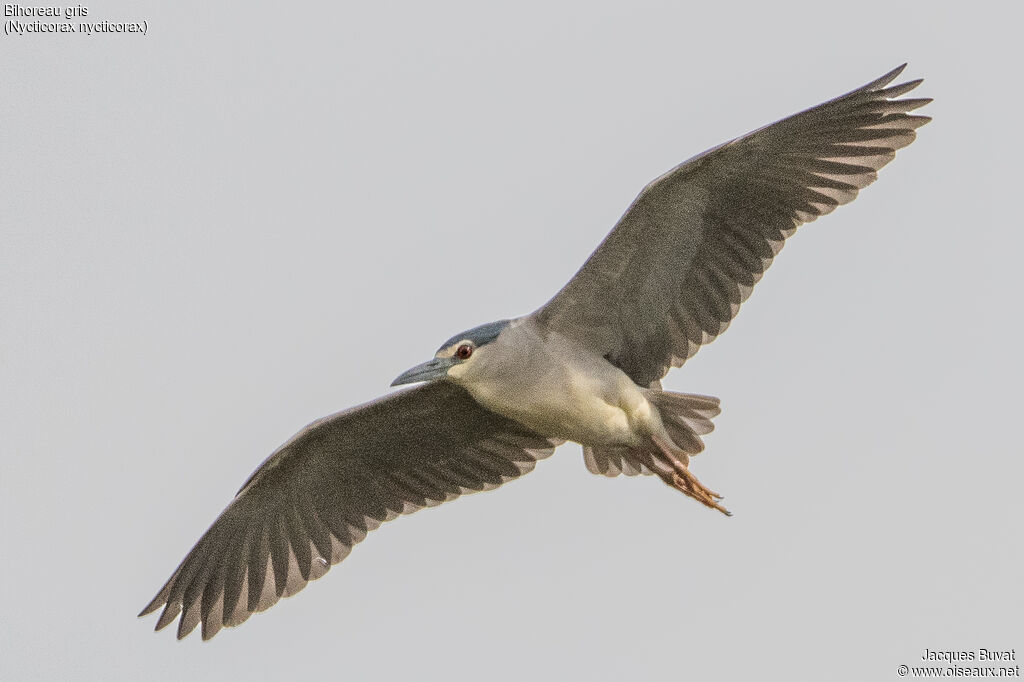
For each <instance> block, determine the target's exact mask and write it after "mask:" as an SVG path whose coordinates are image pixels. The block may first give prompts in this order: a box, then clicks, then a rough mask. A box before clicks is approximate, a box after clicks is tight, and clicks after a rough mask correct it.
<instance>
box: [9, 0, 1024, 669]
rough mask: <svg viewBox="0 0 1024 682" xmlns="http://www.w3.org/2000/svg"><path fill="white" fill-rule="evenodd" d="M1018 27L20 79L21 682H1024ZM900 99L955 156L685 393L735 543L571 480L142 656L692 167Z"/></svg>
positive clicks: (236, 20)
mask: <svg viewBox="0 0 1024 682" xmlns="http://www.w3.org/2000/svg"><path fill="white" fill-rule="evenodd" d="M711 5H714V6H713V7H712V6H711ZM954 5H955V6H956V7H957V9H953V7H954ZM1010 5H1011V3H1008V2H1007V3H985V2H982V3H967V4H964V3H891V2H859V3H856V4H855V5H853V6H851V5H849V4H840V5H834V4H829V3H821V2H808V3H793V2H772V3H758V4H757V5H756V6H755V4H754V3H750V4H741V5H731V4H729V3H700V4H699V6H698V5H694V4H693V3H658V2H630V3H618V4H605V3H591V2H586V3H584V2H543V3H532V2H519V3H515V4H514V6H513V5H511V4H508V3H504V4H503V5H502V7H503V8H502V9H498V8H497V4H493V3H478V2H465V3H452V2H431V3H390V2H380V3H351V2H343V3H319V4H312V3H310V4H297V5H284V4H280V3H277V4H269V5H266V6H263V7H257V6H255V5H254V4H252V3H238V4H234V5H229V4H227V3H224V4H213V3H198V2H179V3H174V4H173V5H172V4H169V3H168V4H162V5H158V4H155V3H145V2H142V3H130V4H129V3H122V2H102V3H100V2H98V3H95V4H89V5H88V7H89V10H90V16H89V20H93V21H98V20H104V19H106V20H110V21H115V20H142V19H145V20H147V22H148V26H149V32H148V35H146V36H144V37H142V36H126V35H100V36H92V37H89V36H85V35H73V36H60V35H57V36H55V35H41V36H24V37H19V36H0V65H2V66H0V68H2V73H3V81H2V82H3V88H2V91H3V94H2V96H0V233H2V241H0V448H2V450H0V538H2V541H3V550H2V551H0V604H2V609H0V678H3V679H4V680H54V679H82V680H138V679H152V680H182V679H270V678H275V677H276V678H281V677H283V676H287V677H288V679H349V680H364V679H380V680H397V679H431V678H439V677H441V676H444V677H446V678H448V679H480V677H481V676H486V677H487V678H489V679H496V680H518V679H527V678H531V679H588V680H621V679H627V678H633V679H649V680H686V679H702V680H747V679H750V680H754V679H769V680H770V679H793V680H824V679H829V680H889V679H893V680H895V679H899V678H898V676H897V675H896V669H897V666H899V665H900V664H902V663H907V664H911V665H913V664H914V663H915V662H916V661H917V660H919V657H920V655H921V653H922V652H923V650H924V649H925V648H926V647H928V648H931V649H940V650H945V649H957V650H960V649H977V648H978V647H986V648H990V649H997V648H1010V647H1016V649H1017V651H1018V652H1022V650H1024V627H1022V625H1021V613H1024V590H1022V587H1021V580H1020V576H1021V575H1024V547H1022V544H1024V543H1022V539H1021V538H1022V534H1021V532H1020V523H1021V520H1022V519H1024V501H1022V497H1021V492H1020V491H1021V480H1022V477H1024V458H1022V457H1021V455H1022V454H1024V453H1022V448H1021V445H1020V442H1019V433H1020V419H1021V417H1020V408H1021V397H1020V396H1021V393H1020V380H1021V377H1022V361H1021V352H1020V349H1021V347H1022V341H1024V338H1022V336H1024V335H1022V323H1021V319H1020V305H1021V301H1020V289H1021V284H1020V282H1021V278H1020V273H1019V268H1020V254H1021V252H1022V249H1024V234H1022V230H1021V221H1020V217H1019V215H1017V213H1018V212H1017V211H1016V210H1015V209H1013V208H1012V206H1013V201H1015V200H1016V198H1017V197H1018V196H1019V193H1020V191H1021V189H1020V180H1021V171H1020V168H1021V167H1020V158H1021V151H1022V150H1021V139H1020V135H1019V133H1018V132H1016V128H1017V127H1018V124H1017V123H1016V117H1017V116H1018V112H1019V111H1020V110H1021V104H1022V102H1021V94H1020V87H1019V66H1020V62H1019V57H1020V54H1019V49H1020V45H1019V35H1018V29H1019V25H1020V23H1019V17H1017V16H1011V14H1010V12H1009V9H1008V8H1009V7H1010ZM961 8H966V9H961ZM903 61H909V62H910V66H909V68H908V70H907V71H906V74H905V76H906V78H917V77H925V78H926V81H925V84H924V85H923V86H922V87H921V88H920V89H919V90H918V93H919V94H920V96H930V97H934V98H935V100H936V101H935V102H934V103H933V104H932V105H930V106H929V107H928V108H927V110H926V112H927V113H928V114H930V115H932V116H934V118H935V120H934V122H933V123H932V124H930V125H928V126H926V127H925V128H923V129H921V131H920V135H919V138H918V141H917V142H916V143H915V144H914V145H912V146H911V147H910V148H908V149H906V150H903V151H901V152H900V153H899V155H898V157H897V159H896V161H895V162H894V163H892V164H891V165H890V166H888V167H886V168H885V169H884V170H883V171H882V173H881V177H880V179H879V182H878V183H877V184H875V185H873V186H871V187H870V188H868V189H867V190H866V191H865V192H863V193H862V195H861V197H860V198H859V199H858V200H857V201H856V202H854V203H853V204H852V205H850V206H847V207H844V208H842V209H840V210H838V211H837V212H836V213H834V214H832V215H830V216H828V217H826V218H824V219H822V220H820V221H818V222H816V223H813V224H811V225H808V226H807V227H805V228H802V229H801V230H800V231H799V232H798V234H797V235H796V236H795V237H794V238H793V239H792V240H791V241H790V242H789V244H788V245H787V247H786V249H785V250H784V252H783V253H782V254H781V256H780V257H779V259H778V260H777V262H776V264H775V266H774V267H773V268H772V269H771V271H770V272H769V273H768V275H767V276H766V277H765V279H764V280H763V281H762V282H761V284H760V285H759V286H758V287H757V289H756V291H755V293H754V294H753V296H752V298H751V299H750V301H748V302H747V304H746V305H745V307H744V310H743V312H742V314H740V316H739V317H738V319H737V320H736V322H735V323H734V324H733V326H732V327H731V328H730V330H729V332H728V333H727V334H725V335H724V336H723V337H722V338H721V339H720V340H719V341H717V342H716V343H714V344H713V345H711V346H710V347H708V348H706V349H704V350H702V351H701V352H700V353H699V354H698V356H697V357H696V358H695V359H694V360H693V361H691V362H690V363H689V364H688V365H687V366H686V367H685V368H684V369H682V370H677V371H676V372H674V373H673V374H671V375H670V378H669V379H668V381H667V386H668V387H669V388H672V389H676V390H683V391H691V392H699V393H710V394H712V395H717V396H720V397H721V398H722V402H723V408H724V411H723V413H722V415H721V416H720V417H719V418H718V419H717V421H716V424H717V427H718V428H717V430H716V431H715V433H714V434H713V435H712V436H710V437H709V438H708V439H707V442H708V450H707V452H706V453H705V454H703V455H701V456H700V457H699V458H697V459H696V460H695V462H694V469H695V471H696V473H697V475H698V476H700V478H701V479H702V480H703V481H704V482H705V483H707V484H708V485H709V486H711V487H712V488H714V489H716V490H718V491H720V492H723V493H724V494H725V495H726V504H727V505H728V506H729V507H730V508H731V509H732V510H733V511H734V512H735V514H736V515H735V517H734V518H731V519H726V518H724V517H722V516H720V515H719V514H717V513H713V512H710V511H708V510H707V509H704V508H702V507H700V506H699V505H698V504H696V503H695V502H693V501H692V500H689V499H687V498H685V497H683V496H682V495H680V494H678V493H675V492H673V491H671V490H670V489H669V488H667V487H666V486H664V485H662V484H661V483H660V482H658V481H656V480H651V479H613V480H608V479H603V478H599V477H595V476H592V475H590V474H588V473H587V472H586V470H585V469H584V466H583V462H582V457H581V455H580V452H579V448H578V446H575V445H566V446H564V447H563V448H562V449H560V450H559V451H558V452H557V453H556V455H555V456H554V457H553V458H552V459H550V460H548V461H546V462H544V463H542V464H540V465H539V466H538V468H537V471H536V472H534V473H533V474H531V475H530V476H527V477H526V478H525V479H523V480H522V481H518V482H515V483H512V484H510V485H508V486H507V487H504V488H502V489H501V490H500V491H497V492H493V493H487V494H482V495H473V496H470V497H467V498H464V499H461V500H459V501H457V502H454V503H452V504H449V505H445V506H444V507H442V508H439V509H434V510H429V511H427V512H424V513H420V514H415V515H413V516H410V517H403V518H401V519H399V520H398V521H395V522H392V523H390V524H387V525H386V526H384V527H383V528H382V529H381V530H379V531H376V532H375V533H374V534H373V535H372V536H371V537H370V538H368V539H367V541H366V542H364V543H363V544H362V545H360V546H359V547H358V548H357V549H356V550H355V551H354V552H353V554H352V556H351V557H350V558H349V559H347V560H346V561H345V562H343V563H342V564H340V565H338V566H336V567H335V568H334V569H333V570H332V571H331V573H330V574H329V575H328V576H327V577H326V578H325V579H323V580H321V581H319V582H317V583H314V584H313V585H311V586H310V587H308V588H307V589H306V590H305V591H304V592H303V593H302V594H300V595H299V596H297V597H296V598H294V599H289V600H286V601H284V602H282V603H280V604H278V605H277V606H275V607H274V608H273V609H272V610H270V611H269V612H268V613H266V614H262V615H259V616H257V617H254V618H253V619H251V620H250V621H248V622H247V623H246V624H245V625H244V626H242V627H241V628H238V629H236V630H228V631H224V632H222V633H221V634H220V635H219V636H218V637H217V638H216V639H215V640H213V641H212V642H210V643H208V644H202V643H201V642H200V640H199V637H198V636H197V635H193V636H192V637H190V638H189V639H188V640H186V641H185V642H182V643H178V642H175V641H174V637H173V635H172V634H171V633H170V632H162V633H160V634H159V635H154V634H153V633H152V632H151V630H152V627H153V625H154V624H155V617H151V618H148V619H146V620H143V621H139V620H137V619H136V618H135V614H136V613H137V612H138V610H139V609H140V608H141V607H142V606H143V605H144V604H145V603H146V602H147V601H148V600H149V599H150V597H152V595H153V594H154V593H155V591H156V590H157V589H158V588H159V587H160V585H161V584H162V583H163V581H164V580H165V579H166V578H167V577H168V576H169V575H170V573H171V571H172V570H173V569H174V567H175V566H176V565H177V563H178V562H179V561H180V560H181V558H182V557H183V556H184V554H185V553H186V551H187V550H188V549H189V548H190V547H191V546H192V544H193V543H194V542H195V540H196V539H198V537H199V535H200V534H201V533H202V531H203V530H204V529H205V528H206V527H207V526H208V525H209V523H210V522H212V521H213V519H214V518H215V517H216V515H217V514H218V513H219V512H220V511H221V509H222V508H223V507H224V506H225V505H226V504H227V503H228V501H229V500H230V498H231V496H232V495H233V494H234V492H235V491H236V490H237V488H238V486H239V485H240V484H241V483H242V482H243V481H244V480H245V478H246V477H247V476H248V475H249V473H250V472H251V471H252V470H253V469H254V468H255V467H256V465H258V464H259V463H260V462H261V461H262V460H263V458H264V457H265V456H266V455H267V454H269V453H270V452H271V451H272V450H274V449H275V448H276V447H277V446H278V445H279V444H280V443H282V442H283V441H284V440H286V439H287V438H288V437H289V436H291V435H292V434H293V433H294V432H295V431H297V430H298V429H299V428H301V427H302V426H303V425H305V424H306V423H308V422H310V421H312V420H313V419H315V418H317V417H320V416H322V415H325V414H328V413H331V412H334V411H337V410H339V409H342V408H345V407H348V406H351V405H354V404H357V403H360V402H364V401H366V400H369V399H372V398H374V397H376V396H377V395H380V394H381V393H384V392H385V391H387V390H388V389H387V386H388V384H389V383H390V381H391V380H392V379H393V378H394V377H395V376H396V375H397V374H398V373H399V372H401V371H402V370H404V369H406V368H407V367H409V366H411V365H413V364H415V363H417V362H420V361H422V360H424V359H427V358H428V357H430V355H431V354H432V353H433V351H434V350H435V348H436V347H437V345H438V344H439V343H440V342H441V341H443V340H444V339H445V338H447V337H448V336H449V335H450V334H452V333H454V332H456V331H458V330H461V329H465V328H467V327H471V326H474V325H476V324H479V323H482V322H488V321H491V320H494V319H499V318H503V317H508V316H514V315H519V314H523V313H527V312H529V311H530V310H533V309H534V308H535V307H537V306H538V305H540V304H541V303H543V302H544V301H545V300H547V298H548V297H549V296H550V295H551V294H553V293H554V291H555V290H556V289H557V288H558V287H560V286H561V285H562V284H563V283H564V282H565V281H566V280H567V279H568V278H569V277H570V276H571V275H572V274H573V273H574V272H575V270H576V269H577V268H578V267H579V266H580V264H582V262H583V261H584V259H585V258H586V256H587V255H588V254H589V253H590V252H591V250H592V249H593V248H594V247H595V246H596V244H597V243H598V242H599V241H600V239H601V238H602V237H603V236H604V235H605V233H606V232H607V231H608V230H609V229H610V228H611V226H612V225H613V224H614V222H615V220H616V219H617V218H618V217H619V215H620V214H621V213H622V211H623V210H624V209H625V208H626V206H627V205H628V204H629V202H630V201H631V200H632V199H633V197H634V196H635V194H636V193H637V192H638V191H639V190H640V188H641V187H642V186H643V185H644V184H645V183H647V182H648V181H649V180H651V179H652V178H654V177H655V176H657V175H659V174H661V173H662V172H664V171H665V170H667V169H668V168H670V167H671V166H673V165H675V164H676V163H678V162H680V161H682V160H683V159H686V158H688V157H690V156H692V155H694V154H696V153H698V152H700V151H702V150H704V149H706V148H708V147H711V146H713V145H717V144H719V143H720V142H723V141H725V140H727V139H730V138H732V137H735V136H737V135H740V134H742V133H745V132H747V131H749V130H751V129H753V128H756V127H759V126H761V125H764V124H766V123H768V122H770V121H773V120H776V119H778V118H781V117H783V116H786V115H788V114H791V113H794V112H796V111H797V110H799V109H803V108H805V107H808V106H811V105H814V104H816V103H818V102H821V101H824V100H826V99H829V98H831V97H833V96H836V95H838V94H841V93H843V92H846V91H848V90H850V89H853V88H855V87H857V86H859V85H861V84H863V83H865V82H867V81H869V80H871V79H873V78H875V77H877V76H879V75H881V74H882V73H884V72H885V71H887V70H889V69H890V68H892V67H894V66H896V65H897V64H899V63H901V62H903ZM918 93H915V94H918Z"/></svg>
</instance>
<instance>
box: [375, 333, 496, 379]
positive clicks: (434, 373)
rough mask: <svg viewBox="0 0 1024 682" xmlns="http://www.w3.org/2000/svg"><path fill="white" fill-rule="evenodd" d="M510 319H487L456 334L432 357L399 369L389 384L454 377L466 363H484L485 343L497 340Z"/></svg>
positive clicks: (463, 369) (461, 373)
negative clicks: (492, 320) (418, 363)
mask: <svg viewBox="0 0 1024 682" xmlns="http://www.w3.org/2000/svg"><path fill="white" fill-rule="evenodd" d="M510 322H511V320H499V321H497V322H489V323H488V324H482V325H480V326H479V327H474V328H473V329H468V330H466V331H464V332H462V333H460V334H456V335H455V336H453V337H452V338H450V339H448V340H447V341H445V342H444V344H442V345H441V347H440V348H438V349H437V352H436V353H435V354H434V358H433V359H432V360H427V361H426V362H424V363H423V364H420V365H416V366H415V367H413V368H412V369H410V370H408V371H406V372H402V374H400V375H399V377H398V378H397V379H395V380H394V381H392V382H391V385H392V386H401V385H402V384H414V383H416V382H418V381H434V380H435V379H444V378H452V379H455V380H458V379H459V377H461V376H463V375H464V374H465V372H466V370H467V369H468V368H469V367H470V366H472V365H473V364H474V363H479V362H481V358H484V360H483V361H484V362H486V356H487V352H488V348H487V345H488V344H490V343H491V342H492V341H494V340H495V339H497V338H498V336H499V335H500V334H501V332H502V331H504V330H505V328H506V327H508V325H509V323H510Z"/></svg>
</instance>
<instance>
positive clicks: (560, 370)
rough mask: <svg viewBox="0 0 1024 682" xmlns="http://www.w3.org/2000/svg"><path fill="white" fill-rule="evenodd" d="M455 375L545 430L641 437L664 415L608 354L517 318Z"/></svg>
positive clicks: (588, 440) (582, 438)
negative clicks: (547, 335)
mask: <svg viewBox="0 0 1024 682" xmlns="http://www.w3.org/2000/svg"><path fill="white" fill-rule="evenodd" d="M477 353H478V354H479V357H478V358H477V362H474V363H467V367H466V370H467V371H466V372H465V373H463V374H462V375H461V376H458V377H456V379H457V381H458V383H459V384H461V385H462V386H463V387H464V388H466V390H468V391H469V392H470V394H471V395H472V396H473V397H474V398H475V399H476V400H477V401H478V402H480V404H482V405H483V406H484V407H487V408H488V409H490V410H493V411H494V412H497V413H498V414H501V415H503V416H506V417H509V418H510V419H515V420H516V421H518V422H519V423H521V424H523V425H524V426H527V427H529V428H531V429H533V430H534V431H537V432H538V433H541V434H542V435H545V436H550V437H557V438H564V439H566V440H572V441H575V442H577V443H582V444H584V445H611V444H615V445H639V444H640V443H641V442H642V441H643V440H644V439H645V436H646V435H648V434H650V433H651V429H652V428H654V429H656V430H658V431H660V426H661V420H660V418H659V417H658V414H657V411H656V410H655V409H653V408H652V406H651V405H650V403H649V402H648V401H647V398H646V397H645V395H644V392H643V389H641V388H640V387H639V386H637V385H636V384H635V383H633V381H632V380H631V379H630V378H629V377H628V376H627V375H626V374H625V373H624V372H622V371H621V370H619V369H618V368H617V367H615V366H613V365H611V364H610V363H609V362H607V361H606V360H605V359H604V358H602V357H599V356H596V355H594V354H593V353H592V352H589V351H588V350H587V349H585V348H583V347H581V346H579V345H577V344H575V343H573V342H571V341H570V340H569V339H565V338H549V339H547V340H546V341H542V340H541V338H540V337H539V336H538V335H537V333H536V331H535V330H534V329H533V328H532V326H531V325H529V324H519V325H514V326H512V327H510V328H509V329H507V330H506V331H505V332H503V333H502V335H501V337H499V339H498V340H496V341H495V342H494V344H493V345H491V344H489V345H488V346H484V347H482V348H480V349H479V350H478V351H477Z"/></svg>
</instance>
